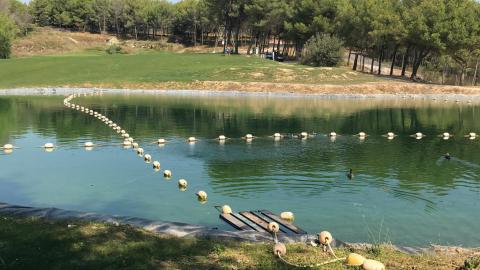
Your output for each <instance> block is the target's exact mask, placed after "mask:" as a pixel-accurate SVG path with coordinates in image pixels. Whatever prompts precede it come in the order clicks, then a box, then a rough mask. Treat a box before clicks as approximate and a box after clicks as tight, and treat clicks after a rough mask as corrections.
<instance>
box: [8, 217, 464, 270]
mask: <svg viewBox="0 0 480 270" xmlns="http://www.w3.org/2000/svg"><path fill="white" fill-rule="evenodd" d="M69 224H73V226H69ZM287 248H288V256H287V259H288V260H291V261H294V262H296V263H301V264H303V263H309V264H312V263H318V262H322V261H326V260H329V259H331V256H330V255H328V254H327V253H324V252H323V251H322V250H321V249H320V248H314V247H308V246H306V245H304V244H295V245H288V246H287ZM271 250H272V244H268V243H266V244H252V243H239V242H227V241H219V240H208V239H193V238H181V239H179V238H170V237H163V236H160V235H157V234H152V233H149V232H146V231H143V230H140V229H136V228H132V227H129V226H123V225H121V226H113V225H106V224H100V223H85V222H72V221H71V222H67V221H55V222H53V221H46V220H42V219H37V218H18V217H10V216H0V269H291V268H289V267H287V266H285V265H284V264H283V263H281V262H280V261H279V260H278V259H277V258H275V257H274V256H273V255H272V252H271ZM336 252H337V255H339V256H345V254H347V252H349V251H348V250H344V249H338V250H336ZM357 252H359V253H362V254H364V255H365V256H367V257H368V258H374V259H378V260H381V261H383V262H385V263H386V266H387V269H439V270H443V269H455V268H457V266H460V265H463V263H464V261H465V260H466V259H469V258H471V256H472V253H461V254H459V253H454V254H451V255H446V254H441V255H416V256H411V255H405V254H402V253H399V252H396V251H393V250H392V249H391V248H389V247H381V248H378V249H375V250H374V252H373V251H357ZM322 269H352V268H348V267H346V266H344V265H342V264H341V263H335V264H331V265H328V266H326V267H323V268H322Z"/></svg>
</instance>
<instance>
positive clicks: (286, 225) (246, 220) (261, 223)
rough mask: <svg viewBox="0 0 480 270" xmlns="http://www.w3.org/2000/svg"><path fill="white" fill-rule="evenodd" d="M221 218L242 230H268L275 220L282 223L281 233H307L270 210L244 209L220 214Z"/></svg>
mask: <svg viewBox="0 0 480 270" xmlns="http://www.w3.org/2000/svg"><path fill="white" fill-rule="evenodd" d="M220 219H222V220H223V221H225V222H227V223H228V224H229V225H230V226H232V227H234V228H235V229H237V230H240V231H257V232H268V223H270V222H272V221H274V222H276V223H278V224H279V225H280V231H279V233H284V234H288V235H296V234H307V232H305V231H304V230H302V229H300V228H299V227H297V226H295V225H293V224H292V223H290V222H288V221H284V220H282V219H281V218H280V217H279V216H277V215H275V214H273V213H272V212H270V211H268V210H256V211H244V212H240V213H232V214H220Z"/></svg>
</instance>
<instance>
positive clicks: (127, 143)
mask: <svg viewBox="0 0 480 270" xmlns="http://www.w3.org/2000/svg"><path fill="white" fill-rule="evenodd" d="M123 146H132V142H131V141H128V140H124V141H123Z"/></svg>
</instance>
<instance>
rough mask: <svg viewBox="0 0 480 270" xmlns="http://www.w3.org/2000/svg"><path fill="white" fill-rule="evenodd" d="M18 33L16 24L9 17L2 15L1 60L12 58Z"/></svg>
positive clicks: (0, 28) (0, 31)
mask: <svg viewBox="0 0 480 270" xmlns="http://www.w3.org/2000/svg"><path fill="white" fill-rule="evenodd" d="M16 33H17V27H16V25H15V23H14V22H13V21H12V20H10V19H9V18H8V17H6V16H4V15H2V14H0V59H7V58H9V57H10V53H11V47H12V40H13V38H15V35H16Z"/></svg>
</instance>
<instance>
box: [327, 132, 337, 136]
mask: <svg viewBox="0 0 480 270" xmlns="http://www.w3.org/2000/svg"><path fill="white" fill-rule="evenodd" d="M328 136H330V137H337V133H336V132H333V131H332V132H330V134H328Z"/></svg>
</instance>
